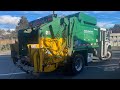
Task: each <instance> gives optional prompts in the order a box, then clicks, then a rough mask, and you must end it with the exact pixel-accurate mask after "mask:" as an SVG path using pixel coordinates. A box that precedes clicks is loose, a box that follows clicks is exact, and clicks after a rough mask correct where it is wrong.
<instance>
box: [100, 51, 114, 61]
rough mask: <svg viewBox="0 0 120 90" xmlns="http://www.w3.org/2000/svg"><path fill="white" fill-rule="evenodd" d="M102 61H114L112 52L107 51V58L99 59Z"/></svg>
mask: <svg viewBox="0 0 120 90" xmlns="http://www.w3.org/2000/svg"><path fill="white" fill-rule="evenodd" d="M99 59H100V60H112V50H111V49H108V50H107V56H106V57H105V58H99Z"/></svg>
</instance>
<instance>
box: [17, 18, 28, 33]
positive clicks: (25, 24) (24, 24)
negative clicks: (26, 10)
mask: <svg viewBox="0 0 120 90" xmlns="http://www.w3.org/2000/svg"><path fill="white" fill-rule="evenodd" d="M28 25H29V23H28V20H27V18H26V17H25V16H22V17H21V19H20V21H19V23H18V25H17V26H16V31H18V30H20V29H25V28H27V27H28Z"/></svg>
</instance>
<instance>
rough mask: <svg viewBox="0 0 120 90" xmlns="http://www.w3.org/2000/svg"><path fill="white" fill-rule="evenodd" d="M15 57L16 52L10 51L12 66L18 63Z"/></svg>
mask: <svg viewBox="0 0 120 90" xmlns="http://www.w3.org/2000/svg"><path fill="white" fill-rule="evenodd" d="M16 56H17V52H15V51H11V58H12V60H13V63H14V64H16V62H17V61H18V58H17V57H16Z"/></svg>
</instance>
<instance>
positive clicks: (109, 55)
mask: <svg viewBox="0 0 120 90" xmlns="http://www.w3.org/2000/svg"><path fill="white" fill-rule="evenodd" d="M111 58H112V50H111V49H108V51H107V56H106V59H107V60H111Z"/></svg>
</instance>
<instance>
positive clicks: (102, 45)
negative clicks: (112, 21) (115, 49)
mask: <svg viewBox="0 0 120 90" xmlns="http://www.w3.org/2000/svg"><path fill="white" fill-rule="evenodd" d="M100 53H101V55H100V56H101V57H105V56H106V53H107V48H106V30H100Z"/></svg>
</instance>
